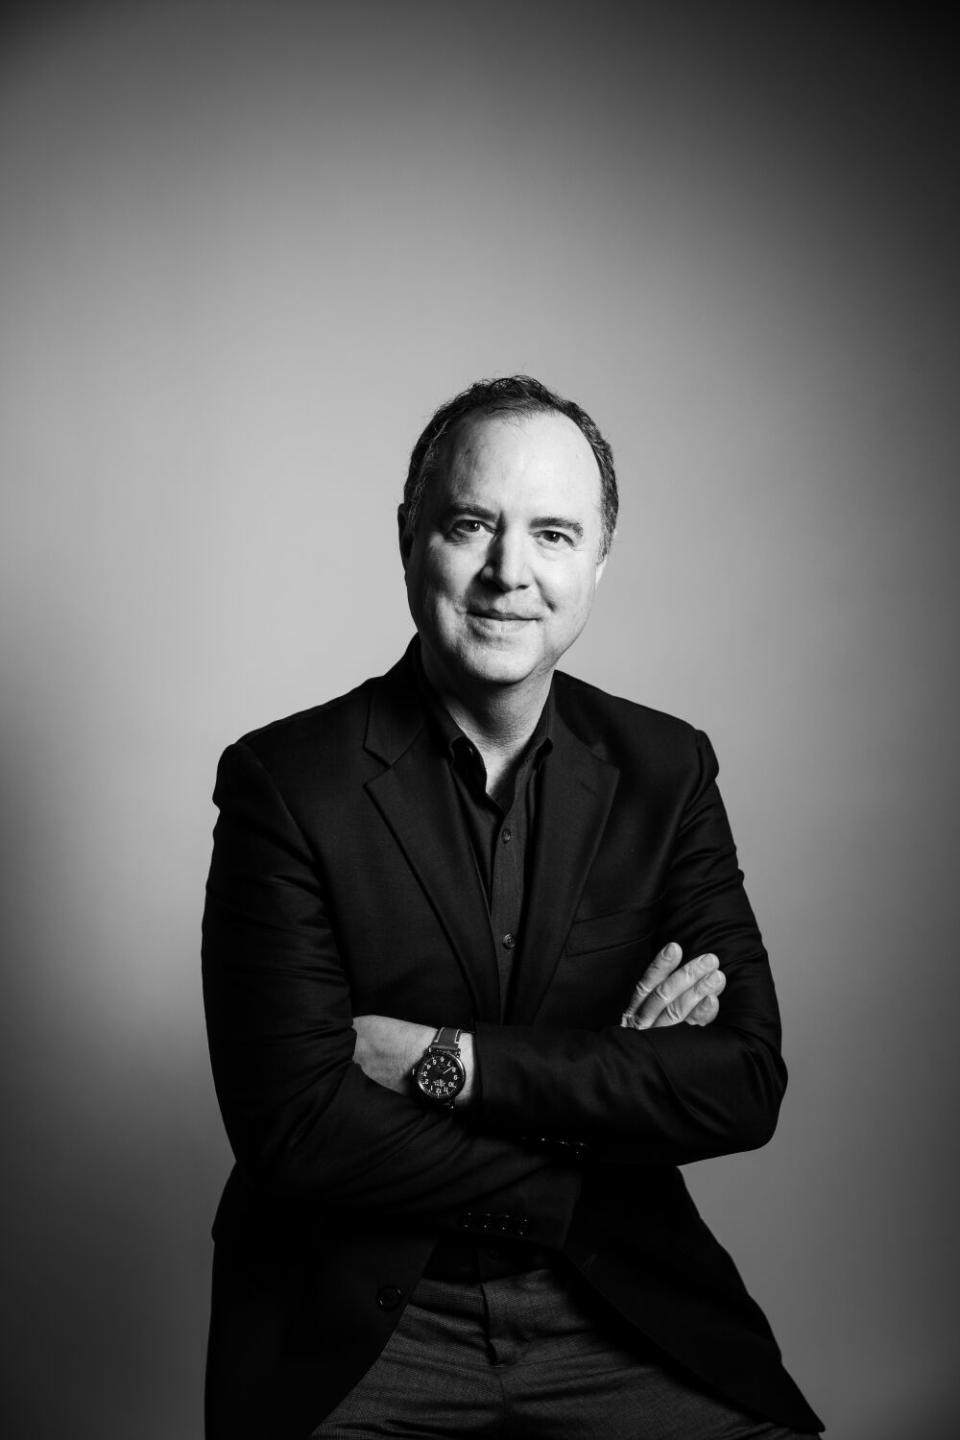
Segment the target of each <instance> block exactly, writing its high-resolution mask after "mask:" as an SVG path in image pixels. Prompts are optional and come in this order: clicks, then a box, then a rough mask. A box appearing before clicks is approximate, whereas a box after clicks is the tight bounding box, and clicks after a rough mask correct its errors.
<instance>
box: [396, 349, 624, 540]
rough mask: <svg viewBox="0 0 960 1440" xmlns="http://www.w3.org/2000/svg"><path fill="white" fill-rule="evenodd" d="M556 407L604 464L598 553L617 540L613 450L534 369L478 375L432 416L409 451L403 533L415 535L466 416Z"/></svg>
mask: <svg viewBox="0 0 960 1440" xmlns="http://www.w3.org/2000/svg"><path fill="white" fill-rule="evenodd" d="M551 410H553V411H555V412H556V413H557V414H558V415H566V417H567V419H568V420H572V421H573V423H574V424H575V425H576V426H577V428H578V429H579V430H581V431H582V433H583V434H584V436H585V437H586V439H587V441H588V443H589V445H590V449H591V450H592V451H593V453H594V455H595V457H596V461H597V465H598V466H599V467H600V519H601V525H602V538H601V541H600V558H601V559H602V558H603V557H604V555H606V554H607V552H608V551H609V549H610V546H611V545H612V543H613V532H614V530H615V529H616V528H617V509H618V507H619V503H620V502H619V498H618V495H617V477H616V473H615V471H614V468H613V451H612V450H611V449H610V446H609V445H608V444H607V442H606V440H604V438H603V436H602V435H601V434H600V431H599V430H598V429H597V427H596V425H595V424H594V423H593V421H592V420H591V419H590V416H589V415H588V414H587V412H586V411H585V410H581V408H580V406H579V405H577V404H575V402H574V401H573V400H564V399H563V397H562V396H560V395H556V394H555V393H554V392H553V391H552V390H548V389H547V387H546V385H541V383H540V381H539V380H534V379H533V378H532V377H531V376H530V375H506V376H503V377H501V378H500V379H498V380H478V381H477V382H476V384H474V385H471V386H470V388H469V389H468V390H462V391H461V392H460V394H459V395H455V396H454V397H453V399H452V400H448V401H447V403H446V404H445V405H441V406H440V409H439V410H437V411H436V413H435V414H434V415H433V416H432V418H431V419H430V420H429V422H428V423H427V425H426V427H425V429H424V430H423V433H422V434H421V436H420V438H419V440H418V441H417V443H416V445H414V447H413V452H412V454H411V456H410V468H409V469H408V471H407V479H406V483H405V484H404V487H403V508H404V513H405V515H406V524H405V527H404V534H405V535H411V534H412V533H413V530H414V529H415V527H416V523H417V519H418V517H419V514H420V507H421V505H422V503H423V497H424V495H425V494H426V491H427V487H428V486H429V485H430V484H432V482H433V481H434V479H435V478H436V476H437V475H438V474H439V472H440V471H441V470H442V469H443V467H444V466H445V465H446V464H448V463H449V459H450V456H449V442H450V439H451V437H452V435H453V432H454V431H455V429H456V427H457V425H458V423H459V422H460V421H461V420H463V419H464V418H465V417H466V416H472V415H498V414H501V413H503V412H507V413H512V414H514V415H536V414H538V413H542V412H544V411H547V412H549V411H551Z"/></svg>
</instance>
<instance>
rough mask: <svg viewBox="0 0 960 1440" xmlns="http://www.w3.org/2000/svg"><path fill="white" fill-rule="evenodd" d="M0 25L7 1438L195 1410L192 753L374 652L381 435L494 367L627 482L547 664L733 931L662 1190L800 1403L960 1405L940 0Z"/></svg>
mask: <svg viewBox="0 0 960 1440" xmlns="http://www.w3.org/2000/svg"><path fill="white" fill-rule="evenodd" d="M5 13H8V14H9V13H11V12H8V11H5ZM12 13H13V15H14V17H15V16H16V15H17V14H18V13H19V15H20V18H19V20H18V19H16V18H13V19H9V20H8V21H7V22H5V23H6V27H7V28H6V29H5V31H4V36H3V38H4V48H3V59H2V62H0V81H2V97H0V106H2V111H0V145H2V160H0V164H2V172H0V202H2V219H0V282H2V296H0V315H2V327H0V331H2V338H0V343H2V366H3V371H2V389H0V407H2V420H3V440H2V466H3V524H2V552H3V565H4V571H3V596H2V613H0V627H2V636H3V651H4V672H3V684H2V695H0V707H2V722H3V729H2V742H0V773H2V808H0V829H2V871H0V885H2V912H0V913H2V924H3V951H2V959H3V975H4V986H3V1004H2V1013H3V1018H4V1020H5V1021H6V1022H7V1024H8V1027H9V1028H8V1031H7V1035H6V1039H5V1040H4V1042H3V1049H2V1054H3V1060H4V1063H5V1067H6V1078H5V1084H4V1092H3V1093H4V1097H5V1098H4V1107H3V1108H4V1112H5V1124H6V1126H7V1136H6V1139H5V1141H4V1144H3V1151H2V1153H3V1156H4V1160H5V1163H6V1168H7V1178H6V1181H5V1183H4V1187H3V1195H4V1199H5V1200H6V1201H7V1202H8V1203H9V1206H10V1217H9V1219H8V1221H7V1223H6V1228H5V1231H4V1235H5V1239H6V1240H7V1242H8V1245H7V1267H8V1277H7V1279H6V1280H5V1284H4V1290H5V1300H6V1301H7V1304H8V1307H9V1320H8V1324H7V1328H6V1333H5V1338H4V1342H3V1347H2V1349H3V1360H4V1362H5V1365H6V1367H7V1368H8V1371H9V1374H8V1377H7V1383H8V1397H9V1399H8V1404H9V1410H10V1415H11V1416H12V1424H10V1423H8V1433H11V1434H17V1435H24V1436H28V1437H30V1440H46V1437H57V1440H59V1437H61V1436H63V1435H70V1436H71V1437H72V1440H131V1437H136V1440H195V1437H199V1435H200V1393H201V1373H202V1363H203V1350H204V1340H205V1325H206V1309H207V1293H208V1274H209V1261H210V1245H209V1238H208V1230H209V1224H210V1220H211V1216H212V1212H213V1209H214V1205H215V1202H216V1199H217V1196H218V1192H219V1188H220V1185H221V1183H222V1181H223V1179H224V1176H225V1174H226V1171H227V1166H228V1153H227V1147H226V1144H225V1141H224V1139H223V1136H222V1134H221V1129H220V1123H219V1117H218V1114H217V1111H216V1106H215V1102H214V1097H213V1093H212V1087H211V1084H210V1079H209V1073H208V1066H207V1056H206V1047H205V1040H204V1033H203V1023H202V1016H201V1003H200V984H199V963H198V940H199V936H198V927H199V918H200V908H201V896H202V887H203V880H204V876H205V870H206V865H207V861H208V856H209V844H210V829H211V825H212V822H213V810H212V807H211V805H210V801H209V796H210V791H211V788H212V783H213V775H214V767H215V763H216V759H217V756H218V753H219V751H220V749H221V748H222V747H223V745H224V744H226V743H227V742H228V741H229V740H231V739H232V738H234V737H235V736H236V735H238V734H239V733H240V732H242V731H243V730H245V729H247V728H250V727H251V726H254V725H257V724H259V723H262V722H265V721H267V720H269V719H271V718H273V717H274V716H275V715H277V714H280V713H283V712H285V711H290V710H293V709H296V708H300V707H303V706H305V705H309V704H311V703H313V702H315V701H317V700H320V699H323V698H326V697H329V696H330V695H333V694H336V693H338V692H339V691H341V690H343V689H345V688H347V687H349V686H350V685H352V684H354V683H355V682H357V681H359V680H360V679H362V678H363V677H365V676H366V675H368V674H371V673H376V672H378V671H381V670H382V669H384V668H386V667H387V666H388V665H389V664H390V663H391V662H392V661H393V660H394V658H395V657H396V656H397V655H398V654H399V652H400V650H401V648H402V647H403V645H404V643H405V641H406V639H407V637H408V634H409V633H410V625H409V621H408V618H407V615H406V611H405V605H404V597H403V590H402V585H401V576H400V568H399V564H398V562H397V559H396V556H395V550H394V535H393V508H394V505H395V503H396V500H397V498H398V492H399V488H400V484H401V480H402V476H403V472H404V466H405V459H406V455H407V453H408V451H409V447H410V445H411V443H412V441H413V439H414V437H415V435H416V433H417V431H418V430H419V428H420V426H421V425H422V423H423V422H424V420H425V419H426V417H427V415H428V413H429V412H430V410H431V409H432V408H433V406H434V405H435V404H436V403H438V402H439V401H440V400H441V399H443V398H445V397H446V396H447V395H448V394H450V393H452V392H453V391H454V390H456V389H459V388H460V387H461V386H462V385H463V384H465V383H467V382H468V381H470V380H471V379H473V378H475V377H476V376H478V375H481V374H493V373H501V372H505V371H511V370H516V369H523V370H528V371H531V372H533V373H534V374H537V375H539V376H541V377H542V378H543V379H544V380H546V381H547V382H548V383H549V384H551V385H554V386H556V387H557V388H559V389H561V390H563V391H567V392H569V393H572V394H573V395H574V396H576V397H577V398H578V399H579V400H580V401H581V402H582V403H583V404H584V405H586V407H587V408H588V409H589V410H590V411H591V412H593V413H594V415H595V417H596V419H597V420H598V422H599V423H600V425H601V426H602V427H603V428H604V429H605V430H606V431H607V432H608V434H609V436H610V437H611V440H612V442H613V445H614V449H615V452H616V455H617V460H618V464H619V471H620V475H621V483H622V490H623V512H622V524H621V534H620V538H619V540H618V543H617V546H616V548H615V551H614V556H613V559H612V562H611V565H610V567H609V570H608V572H607V578H606V579H605V581H604V584H603V587H602V589H601V592H600V598H599V601H598V606H597V612H596V614H595V616H594V619H593V622H592V628H591V629H590V630H588V632H587V634H586V636H585V637H584V639H583V640H582V641H581V642H580V643H579V645H578V647H577V648H576V650H575V651H574V652H573V653H572V655H571V656H570V657H569V661H568V665H569V668H571V669H573V670H574V671H575V672H577V673H579V674H581V675H583V676H584V677H586V678H587V679H589V680H591V681H594V682H597V683H599V684H600V685H602V686H605V687H606V688H608V689H610V690H613V691H616V692H619V693H621V694H624V695H628V696H631V697H634V698H636V699H640V700H644V701H646V702H648V703H650V704H653V705H656V706H658V707H660V708H663V709H667V710H672V711H675V712H679V713H680V714H682V715H684V716H686V717H687V718H689V719H691V720H693V721H695V722H696V723H697V724H699V725H701V726H703V727H704V728H705V729H707V731H708V732H709V733H710V735H711V736H712V738H713V740H714V742H715V744H716V747H717V750H718V752H719V755H720V760H721V767H722V773H721V781H722V784H723V787H724V791H725V795H726V798H727V802H728V805H729V808H730V810H731V812H732V816H733V821H734V828H735V831H736V833H737V836H738V839H739V841H740V848H741V854H742V858H743V862H744V866H745V869H746V871H747V877H748V883H749V888H750V892H751V895H752V897H753V899H754V902H755V905H756V908H757V910H758V913H759V916H760V920H761V924H762V927H763V929H764V931H765V934H766V936H767V939H768V941H769V944H770V948H771V951H772V955H773V961H774V966H775V972H776V976H777V981H778V985H779V990H780V994H781V999H782V1004H783V1009H784V1012H785V1020H786V1041H785V1044H786V1054H787V1058H788V1061H789V1063H790V1067H791V1072H792V1084H791V1089H790V1091H789V1093H788V1097H787V1102H786V1107H785V1110H784V1114H783V1120H782V1124H781V1126H780V1130H779V1133H778V1135H777V1137H776V1139H775V1140H774V1142H773V1143H772V1144H771V1145H770V1146H769V1147H768V1148H767V1149H766V1150H764V1151H762V1152H760V1153H759V1154H755V1155H748V1156H741V1157H733V1158H731V1159H729V1160H723V1161H720V1162H714V1163H712V1164H709V1165H705V1166H699V1167H693V1168H692V1170H691V1172H690V1182H691V1184H692V1186H693V1188H694V1191H695V1193H696V1195H697V1197H698V1200H699V1202H700V1203H701V1206H702V1208H703V1209H704V1210H705V1212H706V1214H707V1217H708V1219H709V1220H710V1222H711V1223H712V1224H713V1225H714V1227H715V1229H716V1231H717V1232H718V1234H719V1235H720V1237H721V1238H722V1239H723V1240H724V1241H725V1242H726V1243H727V1244H728V1245H729V1247H730V1248H731V1249H732V1250H733V1252H734V1253H735V1255H736V1256H737V1258H738V1260H739V1262H740V1264H741V1266H742V1269H743V1272H744V1274H745V1276H746V1278H747V1280H748V1282H749V1284H750V1286H751V1287H752V1289H753V1290H754V1292H755V1293H756V1294H757V1296H758V1298H759V1299H760V1300H761V1301H762V1303H763V1304H764V1305H765V1307H766V1308H767V1310H768V1312H769V1314H770V1317H771V1319H772V1321H773V1324H774V1326H775V1329H776V1330H777V1333H778V1335H779V1337H780V1339H781V1342H782V1345H783V1347H784V1350H785V1352H786V1356H787V1359H788V1363H789V1364H790V1367H791V1368H792V1370H793V1371H794V1373H795V1374H796V1376H797V1379H798V1380H799V1381H800V1383H801V1384H802V1385H803V1386H804V1387H805V1388H807V1390H808V1392H809V1394H810V1397H811V1399H812V1401H813V1402H814V1404H815V1405H816V1406H817V1407H818V1408H819V1409H821V1410H822V1412H823V1413H824V1414H825V1416H826V1417H827V1419H828V1421H829V1422H830V1424H831V1427H832V1430H833V1434H834V1435H835V1436H837V1437H844V1440H905V1437H910V1440H946V1437H952V1436H954V1435H956V1434H957V1433H960V1403H958V1400H957V1398H956V1394H957V1386H956V1379H955V1369H954V1365H953V1363H952V1362H955V1360H956V1356H957V1351H958V1345H957V1338H958V1335H957V1331H958V1321H957V1295H958V1289H960V1285H958V1282H960V1276H958V1273H957V1265H956V1246H955V1234H956V1218H955V1217H956V1210H957V1195H956V1190H957V1184H956V1181H957V1173H956V1172H957V1166H956V1162H955V1158H954V1156H955V1147H956V1131H957V1120H956V1107H955V1103H954V1097H955V1091H956V1081H957V1062H956V1059H955V1056H956V1050H957V1038H956V1037H957V1021H958V1011H960V1003H958V1002H960V995H958V987H957V981H956V960H955V954H954V944H955V934H956V922H955V918H954V915H955V901H956V888H955V887H956V880H955V876H956V859H955V856H954V855H951V849H952V848H953V844H954V835H955V830H956V822H955V815H956V812H957V808H958V805H957V802H958V796H957V773H956V768H955V764H954V754H955V748H956V746H955V739H954V725H955V723H956V721H955V714H956V706H957V683H956V678H955V675H954V673H953V665H954V659H955V656H954V642H953V639H952V636H953V630H954V616H955V614H956V611H957V600H958V596H957V585H956V577H955V564H954V556H955V552H956V542H955V528H956V521H957V506H956V503H955V497H954V471H955V466H956V459H955V451H956V440H957V429H958V425H957V418H956V405H957V374H958V366H957V359H958V346H957V321H958V314H957V304H956V255H957V246H958V240H960V226H958V209H957V176H956V168H955V165H956V154H955V142H956V139H957V133H958V127H957V106H956V103H955V102H954V100H953V98H952V95H951V87H952V85H953V84H954V73H955V71H956V58H957V57H956V54H955V53H954V54H953V55H951V54H949V53H948V51H947V47H946V38H945V33H942V32H941V31H940V30H939V29H938V27H936V26H932V25H931V24H930V23H929V22H928V21H927V20H926V19H925V18H924V12H923V11H922V10H921V9H918V8H917V7H908V6H904V7H871V6H863V7H856V8H854V7H850V6H844V5H833V6H830V5H816V4H808V5H802V4H782V3H780V4H775V3H769V4H766V5H755V6H750V5H733V6H730V5H715V6H697V5H689V4H687V5H685V4H676V5H669V6H668V5H643V4H638V5H617V4H591V5H574V4H553V5H539V4H524V3H518V4H516V5H515V6H512V7H502V6H500V5H497V4H491V5H488V6H486V7H484V10H483V18H482V20H481V13H480V10H479V9H478V7H476V6H467V5H465V4H457V3H448V4H446V5H433V4H412V3H407V4H404V3H402V0H401V3H395V4H392V5H388V4H363V3H361V4H355V5H339V4H334V5H328V4H306V3H304V4H294V3H276V4H260V5H256V4H226V3H222V4H218V3H209V4H203V3H194V4H190V5H180V4H176V3H167V4H163V5H160V6H151V5H149V4H146V3H130V4H125V5H103V6H95V5H94V6H89V5H84V4H80V3H77V4H73V5H71V6H56V5H49V4H46V5H45V4H43V3H40V4H36V5H32V6H26V7H21V9H20V11H19V12H17V11H16V9H15V10H14V11H13V12H12Z"/></svg>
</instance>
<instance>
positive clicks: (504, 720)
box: [421, 649, 553, 773]
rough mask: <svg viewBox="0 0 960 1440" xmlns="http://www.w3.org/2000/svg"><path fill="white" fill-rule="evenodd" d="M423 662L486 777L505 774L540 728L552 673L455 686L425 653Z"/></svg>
mask: <svg viewBox="0 0 960 1440" xmlns="http://www.w3.org/2000/svg"><path fill="white" fill-rule="evenodd" d="M421 660H422V663H423V670H424V674H425V675H426V677H427V679H428V680H429V682H430V684H431V685H432V686H433V688H434V690H435V691H436V692H437V694H438V696H439V697H440V700H441V701H442V703H443V705H444V707H445V709H446V710H447V712H448V714H449V715H450V716H451V717H452V719H453V720H454V721H455V722H456V723H457V725H459V727H460V729H461V730H462V731H463V733H464V734H465V735H466V736H467V738H468V739H470V740H472V741H473V743H474V745H476V747H477V749H478V750H479V751H480V754H481V755H482V756H483V758H484V762H485V763H486V766H487V770H488V773H490V772H491V771H494V772H500V773H503V771H504V770H507V769H509V768H510V767H511V766H512V765H513V764H515V762H516V761H517V760H518V759H519V757H520V755H521V754H522V753H523V750H524V748H525V746H526V744H527V742H528V740H529V739H530V737H531V735H532V734H533V732H534V730H535V729H536V728H537V721H538V720H539V719H540V715H541V713H542V711H543V707H544V705H545V704H546V702H547V696H548V695H549V693H550V683H551V680H552V678H553V675H552V672H550V673H548V674H546V675H535V676H530V677H529V679H527V680H525V681H521V682H520V683H519V684H517V685H482V684H478V685H474V686H465V685H463V684H458V685H457V686H456V687H454V686H453V685H452V684H451V683H450V681H449V679H448V678H447V676H446V675H445V674H444V673H443V671H442V670H441V669H440V668H439V667H438V666H437V665H436V664H435V663H434V661H433V657H432V656H430V655H429V654H428V653H427V651H426V650H425V649H421Z"/></svg>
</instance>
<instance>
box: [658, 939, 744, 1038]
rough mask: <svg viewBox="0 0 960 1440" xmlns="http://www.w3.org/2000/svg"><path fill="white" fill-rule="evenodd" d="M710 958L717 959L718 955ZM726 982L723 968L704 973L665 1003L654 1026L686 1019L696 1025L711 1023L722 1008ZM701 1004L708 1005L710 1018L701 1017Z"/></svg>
mask: <svg viewBox="0 0 960 1440" xmlns="http://www.w3.org/2000/svg"><path fill="white" fill-rule="evenodd" d="M703 958H705V959H706V958H708V957H703ZM709 958H711V959H715V958H716V957H715V956H711V957H709ZM726 983H727V978H726V976H725V975H724V973H723V971H722V970H717V969H711V970H709V971H708V973H707V974H706V975H702V976H701V977H700V978H699V979H698V980H696V981H695V982H694V983H693V984H692V985H690V986H689V987H688V988H687V989H686V990H684V991H682V992H681V993H680V994H679V995H676V996H674V998H673V999H672V1000H670V1001H668V1003H667V1004H666V1005H664V1007H663V1009H662V1010H661V1011H660V1013H659V1015H658V1016H657V1018H656V1019H655V1020H654V1022H653V1024H654V1026H655V1027H657V1028H662V1027H664V1026H666V1025H680V1024H681V1023H682V1022H683V1021H685V1020H690V1021H692V1023H693V1024H694V1025H707V1024H709V1023H710V1021H712V1020H715V1019H716V1018H717V1012H718V1011H719V1009H720V1001H719V997H720V994H721V992H722V991H723V987H724V986H725V985H726ZM701 1005H706V1006H707V1011H706V1012H704V1013H706V1014H707V1015H708V1017H709V1018H706V1019H702V1018H699V1017H700V1014H701V1011H700V1007H701ZM695 1015H696V1016H697V1017H698V1018H697V1019H694V1018H693V1017H694V1016H695Z"/></svg>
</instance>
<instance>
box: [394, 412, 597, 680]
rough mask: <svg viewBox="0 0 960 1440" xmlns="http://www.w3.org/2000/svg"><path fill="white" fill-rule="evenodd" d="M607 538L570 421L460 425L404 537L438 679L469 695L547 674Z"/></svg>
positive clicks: (576, 617) (429, 659) (507, 418)
mask: <svg viewBox="0 0 960 1440" xmlns="http://www.w3.org/2000/svg"><path fill="white" fill-rule="evenodd" d="M402 528H403V521H402V512H401V534H402ZM601 533H602V528H601V516H600V471H599V467H598V465H597V462H596V459H595V457H594V454H593V451H592V450H591V448H590V445H589V443H588V441H587V439H586V437H585V436H584V435H583V434H582V432H581V431H580V429H579V428H578V427H577V426H576V425H575V424H574V423H573V421H572V420H568V419H567V417H566V416H565V415H559V414H557V413H556V412H555V411H548V412H543V413H539V414H535V415H530V416H520V415H514V414H509V413H506V414H503V415H492V416H482V417H475V418H470V417H468V418H467V419H466V420H465V421H463V422H462V423H461V425H460V427H459V428H458V430H457V431H456V433H455V435H454V437H453V439H452V442H451V454H450V460H449V464H448V466H447V468H446V471H445V473H443V474H442V475H438V476H436V477H435V479H434V481H433V482H432V484H431V485H430V486H428V489H427V493H426V494H425V495H424V497H423V502H422V506H421V509H420V514H419V516H418V519H417V525H416V532H415V534H414V536H413V537H412V540H409V542H408V543H404V542H403V541H401V551H402V553H403V557H404V571H405V574H406V582H407V597H408V600H409V603H410V610H411V613H412V615H413V618H414V621H415V622H416V625H417V629H418V630H419V632H420V640H421V645H422V647H423V656H424V665H425V667H426V669H427V673H428V674H429V675H430V676H431V678H432V679H433V680H434V682H435V683H437V682H439V683H440V684H441V685H442V686H446V687H448V688H450V689H452V690H453V691H454V692H456V693H463V692H469V691H470V690H472V689H475V688H476V687H477V686H478V685H479V686H482V687H500V686H505V685H520V684H522V683H523V682H524V681H527V680H530V679H532V678H537V677H543V676H548V675H549V674H550V673H551V672H552V670H553V668H554V666H555V665H556V663H557V661H558V660H559V659H560V656H561V655H562V654H563V652H564V651H565V650H566V649H567V648H568V647H569V646H570V645H572V644H573V642H574V640H575V639H576V638H577V636H578V635H579V634H580V631H581V630H582V629H583V626H584V624H585V623H586V619H587V616H588V615H589V614H590V608H591V606H592V604H593V597H594V593H595V591H596V588H597V584H598V583H599V580H600V575H601V573H602V570H603V562H602V561H600V559H599V555H600V544H601Z"/></svg>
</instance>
